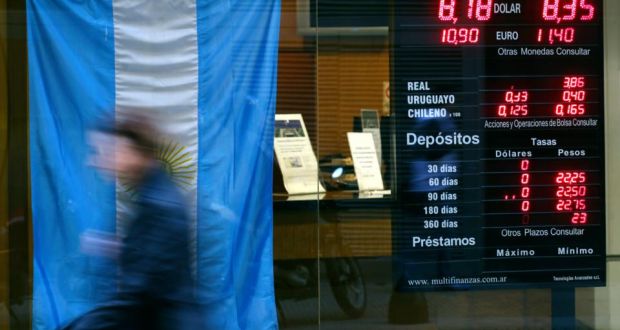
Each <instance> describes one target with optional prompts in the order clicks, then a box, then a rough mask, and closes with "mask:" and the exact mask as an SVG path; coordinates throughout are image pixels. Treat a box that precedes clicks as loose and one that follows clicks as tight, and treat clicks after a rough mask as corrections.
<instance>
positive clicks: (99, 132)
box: [90, 115, 156, 182]
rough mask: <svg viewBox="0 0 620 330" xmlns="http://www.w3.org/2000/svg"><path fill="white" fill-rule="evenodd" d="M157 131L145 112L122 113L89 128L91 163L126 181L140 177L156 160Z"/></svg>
mask: <svg viewBox="0 0 620 330" xmlns="http://www.w3.org/2000/svg"><path fill="white" fill-rule="evenodd" d="M155 136H156V131H155V129H154V127H153V126H152V125H151V124H150V121H149V120H148V118H146V117H145V116H137V115H131V116H129V115H128V116H123V117H122V118H118V119H117V120H116V122H113V123H109V124H108V125H105V124H104V125H101V126H99V127H97V128H95V129H94V130H92V131H91V134H90V140H91V141H90V143H91V144H92V146H93V147H94V148H95V150H96V155H95V157H94V158H93V159H91V161H90V163H91V164H92V165H94V166H95V167H96V168H98V169H100V170H102V171H104V172H107V173H116V174H117V175H118V177H119V178H121V179H122V180H126V181H130V182H133V181H137V180H139V179H140V178H141V177H142V175H143V174H144V172H145V171H146V170H147V169H148V168H150V167H151V166H152V164H153V162H154V161H155V151H156V143H155V139H154V138H155Z"/></svg>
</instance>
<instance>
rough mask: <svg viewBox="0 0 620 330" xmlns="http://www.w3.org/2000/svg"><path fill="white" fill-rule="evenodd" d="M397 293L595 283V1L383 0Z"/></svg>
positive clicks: (599, 265)
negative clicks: (389, 9)
mask: <svg viewBox="0 0 620 330" xmlns="http://www.w3.org/2000/svg"><path fill="white" fill-rule="evenodd" d="M393 3H394V6H393V14H392V22H391V25H390V33H391V41H392V46H393V47H392V54H391V56H392V58H391V62H392V63H391V65H392V81H391V104H392V111H393V114H394V125H395V126H394V127H395V141H396V143H395V147H396V159H397V166H396V169H397V176H396V177H397V181H398V188H397V200H398V201H399V205H400V207H399V208H398V210H399V211H397V213H398V214H396V215H395V216H394V217H393V218H394V219H393V226H392V228H393V251H394V254H395V258H394V260H395V272H394V273H395V279H396V281H397V282H396V283H397V285H396V287H397V290H402V291H407V290H428V289H470V288H506V287H533V286H536V287H553V286H601V285H604V284H605V214H604V210H605V199H604V191H605V187H604V143H603V139H604V132H603V127H604V124H603V109H604V106H603V44H602V43H603V38H602V36H603V33H602V31H603V30H602V24H603V19H602V17H603V13H602V11H603V5H602V0H425V1H422V0H415V1H411V0H394V2H393Z"/></svg>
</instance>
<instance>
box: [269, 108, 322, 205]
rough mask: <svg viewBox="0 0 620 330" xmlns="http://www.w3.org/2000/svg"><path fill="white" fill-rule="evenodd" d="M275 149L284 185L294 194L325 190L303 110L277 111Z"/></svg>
mask: <svg viewBox="0 0 620 330" xmlns="http://www.w3.org/2000/svg"><path fill="white" fill-rule="evenodd" d="M274 135H275V137H274V149H275V152H276V159H277V160H278V165H280V170H281V171H282V178H283V180H284V188H286V191H287V192H288V193H289V194H291V195H294V194H311V193H317V192H325V189H324V188H323V186H322V185H321V183H320V182H319V172H318V168H319V166H318V164H317V161H316V156H315V155H314V151H313V150H312V144H311V143H310V138H309V137H308V132H307V131H306V125H305V124H304V120H303V117H302V116H301V114H286V115H276V123H275V132H274Z"/></svg>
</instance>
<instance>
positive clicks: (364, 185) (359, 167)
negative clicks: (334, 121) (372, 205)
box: [347, 132, 383, 191]
mask: <svg viewBox="0 0 620 330" xmlns="http://www.w3.org/2000/svg"><path fill="white" fill-rule="evenodd" d="M347 138H348V140H349V148H350V149H351V158H353V168H354V169H355V177H356V178H357V185H358V187H359V190H360V191H368V190H383V178H382V177H381V168H380V167H379V162H378V161H377V154H376V151H375V144H374V141H373V136H372V134H371V133H352V132H349V133H347Z"/></svg>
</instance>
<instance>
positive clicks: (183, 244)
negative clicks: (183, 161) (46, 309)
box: [63, 116, 202, 330]
mask: <svg viewBox="0 0 620 330" xmlns="http://www.w3.org/2000/svg"><path fill="white" fill-rule="evenodd" d="M91 133H92V134H91V137H92V139H91V143H93V146H94V147H95V149H96V150H98V154H97V155H96V156H95V158H94V162H93V163H94V165H95V166H96V167H98V168H99V169H100V170H102V171H104V172H109V173H115V174H116V176H117V177H118V178H119V180H121V182H123V184H124V185H125V186H126V187H129V188H128V189H130V190H131V191H132V193H133V196H134V201H133V204H132V207H131V210H130V214H132V216H131V217H130V218H131V219H130V220H129V224H128V226H127V230H126V235H125V237H124V238H123V239H122V240H121V241H120V244H119V247H118V252H117V256H116V258H117V260H118V263H119V266H120V269H119V272H118V274H119V276H118V289H117V291H116V292H115V293H114V294H113V295H112V296H111V297H110V299H108V300H107V301H106V302H105V303H103V304H100V305H99V306H97V307H96V308H95V309H93V310H92V311H90V312H87V313H86V314H84V315H82V316H80V317H78V318H77V319H75V320H73V321H72V322H71V323H70V324H68V325H66V326H65V327H64V328H63V329H71V330H73V329H80V330H81V329H201V328H202V327H201V326H200V324H199V322H198V319H199V315H198V313H197V307H196V304H195V302H194V294H193V293H194V290H193V280H192V276H191V271H190V252H189V251H190V250H189V230H190V229H189V218H188V216H187V214H186V213H187V207H186V205H185V203H184V200H183V196H182V195H181V193H180V191H179V190H178V188H177V187H176V186H175V184H174V183H173V181H172V180H171V178H170V177H169V175H168V174H167V173H166V171H165V168H164V166H163V165H162V164H161V163H160V162H159V161H158V160H157V159H156V149H157V145H156V143H155V141H156V140H155V138H154V137H155V136H157V133H156V130H154V128H153V127H152V125H150V124H149V121H148V120H147V118H144V117H140V116H128V117H127V118H124V119H122V120H120V121H119V122H117V123H116V125H114V124H110V125H108V126H106V127H100V128H98V129H96V130H95V131H93V132H91ZM87 241H88V240H87ZM107 246H113V244H108V245H107ZM91 249H92V248H91Z"/></svg>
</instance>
